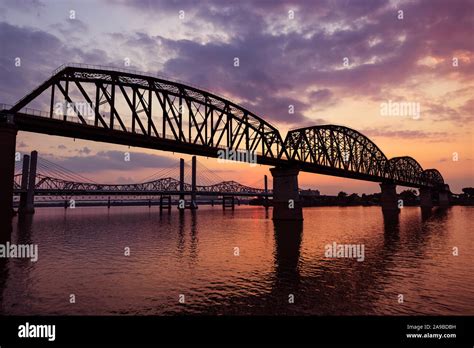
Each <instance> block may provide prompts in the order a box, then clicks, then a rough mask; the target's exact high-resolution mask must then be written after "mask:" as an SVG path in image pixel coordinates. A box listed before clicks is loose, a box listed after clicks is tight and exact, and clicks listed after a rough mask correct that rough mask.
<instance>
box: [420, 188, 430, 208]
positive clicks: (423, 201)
mask: <svg viewBox="0 0 474 348" xmlns="http://www.w3.org/2000/svg"><path fill="white" fill-rule="evenodd" d="M420 207H421V208H422V209H431V208H432V207H433V199H432V190H431V188H429V187H421V188H420Z"/></svg>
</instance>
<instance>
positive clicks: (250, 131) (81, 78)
mask: <svg viewBox="0 0 474 348" xmlns="http://www.w3.org/2000/svg"><path fill="white" fill-rule="evenodd" d="M41 98H43V99H41ZM45 98H46V99H45ZM40 99H41V101H40ZM32 103H39V104H40V105H41V106H42V107H45V108H46V107H47V108H48V111H41V112H37V111H32V110H31V109H29V106H30V105H31V104H32ZM1 115H2V116H3V117H0V121H1V120H2V119H3V120H7V119H8V120H10V117H11V118H12V120H13V121H12V122H13V123H15V124H16V125H17V127H18V129H20V130H24V131H32V132H36V133H45V134H52V135H59V136H66V137H73V138H81V139H87V140H94V141H101V142H109V143H116V144H122V145H128V146H137V147H144V148H150V149H158V150H164V151H173V152H179V153H186V154H191V155H200V156H207V157H218V155H219V151H220V150H222V149H226V150H234V151H245V152H247V153H249V154H254V155H256V158H257V163H260V164H266V165H274V166H279V167H296V168H299V169H300V170H302V171H306V172H313V173H321V174H326V175H334V176H341V177H347V178H353V179H359V180H368V181H374V182H387V181H389V182H393V183H395V184H398V185H404V186H410V187H423V186H428V187H434V186H438V185H441V184H442V183H444V180H443V177H442V176H441V173H439V171H437V170H436V169H428V170H423V168H422V167H421V166H420V165H419V163H418V162H417V161H416V160H415V159H413V158H411V157H407V156H403V157H395V158H392V159H388V158H387V157H386V156H385V154H384V153H383V152H382V150H380V148H379V147H378V146H377V145H376V144H375V143H374V142H372V141H371V140H370V139H369V138H367V137H366V136H365V135H363V134H362V133H360V132H358V131H356V130H354V129H351V128H347V127H344V126H338V125H318V126H313V127H306V128H301V129H295V130H292V131H290V132H288V134H287V136H286V138H285V140H284V141H283V140H282V137H281V135H280V133H279V131H278V130H277V129H276V128H275V127H274V126H272V125H271V124H269V123H268V122H266V121H265V120H264V119H262V118H260V117H258V116H257V115H255V114H253V113H252V112H250V111H249V110H247V109H245V108H243V107H241V106H239V105H237V104H235V103H233V102H232V101H230V100H228V99H225V98H222V97H220V96H218V95H216V94H212V93H209V92H206V91H203V90H201V89H199V88H196V87H192V86H189V85H186V84H184V83H182V82H178V81H172V80H168V79H165V78H163V77H160V76H150V75H149V74H145V73H140V72H132V71H128V70H122V69H116V68H107V67H97V66H88V65H80V64H69V65H65V66H62V67H60V68H58V69H57V70H56V71H55V72H54V73H53V75H52V76H51V78H49V79H48V80H47V81H45V82H44V83H43V84H41V85H40V86H39V87H38V88H36V89H35V90H33V91H32V92H31V93H29V94H27V95H26V96H25V97H23V98H22V99H21V100H20V101H18V102H17V103H16V104H15V105H14V106H13V107H11V108H8V109H7V110H5V111H2V114H1ZM8 122H10V121H8ZM248 157H250V156H248ZM252 158H255V157H254V156H252Z"/></svg>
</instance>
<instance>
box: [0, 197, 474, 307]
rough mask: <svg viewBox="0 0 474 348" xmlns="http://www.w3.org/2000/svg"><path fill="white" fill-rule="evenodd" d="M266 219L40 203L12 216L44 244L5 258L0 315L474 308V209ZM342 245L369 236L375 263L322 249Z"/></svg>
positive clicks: (348, 210) (20, 239)
mask: <svg viewBox="0 0 474 348" xmlns="http://www.w3.org/2000/svg"><path fill="white" fill-rule="evenodd" d="M268 216H269V217H271V210H269V211H268V212H267V213H266V212H265V209H263V208H261V207H248V206H240V207H238V208H236V210H235V211H233V212H232V211H229V210H228V211H225V212H224V211H222V208H220V207H213V208H211V207H205V206H201V207H200V208H199V210H198V211H197V212H196V213H192V212H190V211H186V212H185V213H184V215H183V214H180V213H179V212H178V211H176V209H173V211H172V213H171V214H169V215H168V214H167V213H164V214H163V215H161V216H160V214H159V210H158V209H157V208H153V207H152V208H151V209H150V208H148V207H113V208H111V209H110V210H108V209H107V208H106V207H98V208H76V209H68V210H67V211H65V210H64V209H61V208H40V209H37V212H36V214H35V215H34V216H33V217H30V218H22V219H19V218H18V217H16V218H15V219H14V220H13V224H12V227H11V229H12V232H11V238H12V241H13V242H16V243H37V244H38V247H39V260H38V261H37V262H36V263H33V262H31V261H30V260H26V259H0V312H2V313H3V314H13V315H26V314H38V315H50V314H66V315H67V314H87V315H106V314H126V315H132V314H140V315H176V314H216V315H223V314H231V315H233V314H238V315H241V314H270V315H282V314H283V315H364V314H368V315H372V314H375V315H381V314H389V315H402V314H442V315H448V314H460V315H473V314H474V285H473V284H474V272H473V268H474V267H473V265H474V255H473V253H472V251H473V250H474V231H473V229H472V221H474V208H472V207H452V208H449V209H447V210H433V211H432V213H431V214H426V215H425V214H422V213H421V211H420V209H419V208H416V207H406V208H404V209H402V211H401V213H400V216H399V218H398V219H393V218H384V216H383V215H382V213H381V210H380V208H379V207H319V208H305V209H304V217H305V220H304V222H303V223H302V224H297V223H285V224H283V223H278V224H277V223H275V222H273V221H272V220H271V218H268ZM7 228H8V227H7ZM333 242H337V243H347V244H364V246H365V260H364V261H363V262H357V261H356V260H355V259H328V258H325V255H324V250H325V249H324V247H325V245H326V244H329V243H333ZM126 247H129V248H130V256H125V255H124V250H125V248H126ZM453 247H458V248H459V256H453V254H452V253H453ZM235 248H238V252H239V256H235V253H236V250H237V249H235ZM70 294H75V296H76V303H75V304H70V303H69V296H70ZM180 294H184V295H185V304H180V303H179V302H178V298H179V295H180ZM290 294H292V295H294V303H293V304H289V303H288V299H289V295H290ZM399 294H403V296H404V303H402V304H400V303H398V295H399Z"/></svg>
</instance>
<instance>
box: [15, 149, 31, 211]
mask: <svg viewBox="0 0 474 348" xmlns="http://www.w3.org/2000/svg"><path fill="white" fill-rule="evenodd" d="M29 173H30V156H29V155H24V156H23V168H22V170H21V191H22V192H21V193H20V205H19V207H18V213H20V214H23V213H25V210H26V199H27V195H28V192H27V191H28V176H29Z"/></svg>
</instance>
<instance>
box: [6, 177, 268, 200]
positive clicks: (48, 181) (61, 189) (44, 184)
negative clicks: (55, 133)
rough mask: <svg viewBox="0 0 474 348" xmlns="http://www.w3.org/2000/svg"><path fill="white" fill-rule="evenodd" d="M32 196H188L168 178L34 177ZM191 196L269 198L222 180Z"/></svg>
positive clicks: (17, 189)
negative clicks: (94, 180)
mask: <svg viewBox="0 0 474 348" xmlns="http://www.w3.org/2000/svg"><path fill="white" fill-rule="evenodd" d="M13 192H14V194H20V193H22V192H26V191H25V190H22V189H21V174H16V175H15V181H14V191H13ZM34 192H35V196H111V195H119V196H125V195H133V196H154V195H164V194H167V195H180V194H191V192H192V188H191V184H188V183H185V184H184V191H181V190H180V181H179V180H177V179H174V178H171V177H167V178H161V179H157V180H153V181H149V182H144V183H139V184H96V183H88V182H74V181H67V180H63V179H58V178H52V177H49V176H44V175H42V174H37V175H36V185H35V189H34ZM195 193H196V194H197V195H206V196H224V195H232V196H252V197H253V196H268V195H270V196H271V192H270V193H269V192H265V190H264V189H259V188H254V187H249V186H245V185H242V184H239V183H238V182H236V181H223V182H220V183H217V184H214V185H208V186H204V185H197V186H196V190H195Z"/></svg>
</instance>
